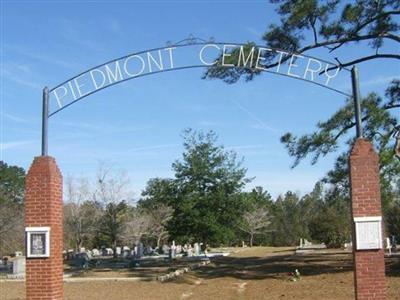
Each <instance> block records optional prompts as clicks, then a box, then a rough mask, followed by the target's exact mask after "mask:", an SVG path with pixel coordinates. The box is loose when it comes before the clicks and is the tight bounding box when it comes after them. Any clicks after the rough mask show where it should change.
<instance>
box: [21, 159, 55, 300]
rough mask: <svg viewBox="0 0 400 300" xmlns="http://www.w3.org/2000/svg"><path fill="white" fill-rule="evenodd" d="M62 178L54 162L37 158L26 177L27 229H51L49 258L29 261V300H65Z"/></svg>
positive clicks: (27, 281)
mask: <svg viewBox="0 0 400 300" xmlns="http://www.w3.org/2000/svg"><path fill="white" fill-rule="evenodd" d="M62 211H63V210H62V176H61V173H60V170H59V169H58V167H57V164H56V161H55V159H54V158H52V157H49V156H40V157H36V158H35V159H34V161H33V163H32V165H31V167H30V169H29V172H28V174H27V176H26V194H25V225H26V226H27V227H45V226H48V227H50V257H47V258H27V260H26V299H28V300H50V299H51V300H59V299H63V258H62V250H63V213H62Z"/></svg>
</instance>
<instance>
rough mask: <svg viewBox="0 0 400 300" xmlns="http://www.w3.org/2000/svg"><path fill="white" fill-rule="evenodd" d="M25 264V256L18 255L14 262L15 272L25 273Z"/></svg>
mask: <svg viewBox="0 0 400 300" xmlns="http://www.w3.org/2000/svg"><path fill="white" fill-rule="evenodd" d="M25 264H26V260H25V256H18V257H16V258H15V259H14V261H13V264H12V268H13V274H24V273H25Z"/></svg>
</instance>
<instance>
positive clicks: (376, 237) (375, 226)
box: [354, 217, 382, 250]
mask: <svg viewBox="0 0 400 300" xmlns="http://www.w3.org/2000/svg"><path fill="white" fill-rule="evenodd" d="M354 222H355V229H356V248H357V250H371V249H382V217H359V218H354Z"/></svg>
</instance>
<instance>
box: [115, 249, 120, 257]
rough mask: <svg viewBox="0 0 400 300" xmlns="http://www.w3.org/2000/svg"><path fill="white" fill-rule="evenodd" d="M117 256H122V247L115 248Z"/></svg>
mask: <svg viewBox="0 0 400 300" xmlns="http://www.w3.org/2000/svg"><path fill="white" fill-rule="evenodd" d="M115 254H116V255H117V256H120V255H121V247H116V248H115Z"/></svg>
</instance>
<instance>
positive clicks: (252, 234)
mask: <svg viewBox="0 0 400 300" xmlns="http://www.w3.org/2000/svg"><path fill="white" fill-rule="evenodd" d="M253 239H254V233H250V247H253Z"/></svg>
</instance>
